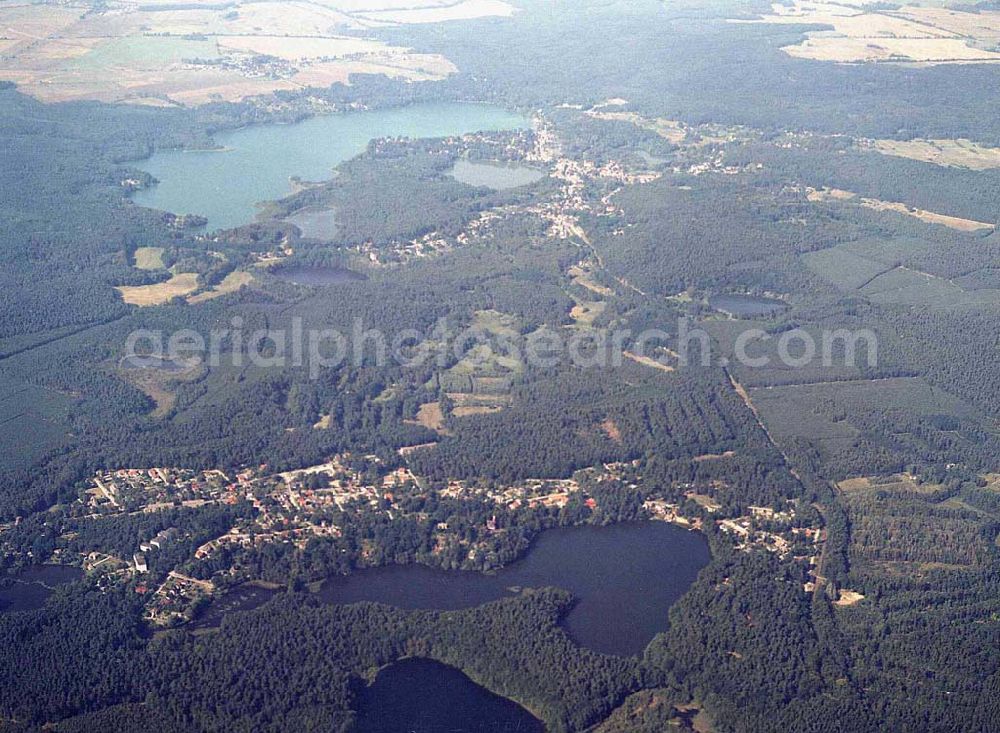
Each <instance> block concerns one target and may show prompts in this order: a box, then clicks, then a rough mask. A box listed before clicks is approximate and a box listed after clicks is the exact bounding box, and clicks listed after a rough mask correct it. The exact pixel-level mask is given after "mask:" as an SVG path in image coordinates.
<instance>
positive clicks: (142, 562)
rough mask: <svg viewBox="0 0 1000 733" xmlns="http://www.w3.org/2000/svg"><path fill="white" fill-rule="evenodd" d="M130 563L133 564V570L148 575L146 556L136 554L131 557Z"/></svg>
mask: <svg viewBox="0 0 1000 733" xmlns="http://www.w3.org/2000/svg"><path fill="white" fill-rule="evenodd" d="M132 561H133V562H134V563H135V569H136V570H137V571H138V572H140V573H148V572H149V565H147V564H146V556H145V555H143V554H142V553H141V552H137V553H135V554H134V555H133V556H132Z"/></svg>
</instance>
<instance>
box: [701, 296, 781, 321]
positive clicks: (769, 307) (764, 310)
mask: <svg viewBox="0 0 1000 733" xmlns="http://www.w3.org/2000/svg"><path fill="white" fill-rule="evenodd" d="M708 304H709V306H711V307H712V308H714V309H715V310H717V311H721V312H722V313H727V314H729V315H731V316H733V317H735V318H751V317H754V316H771V315H774V314H775V313H780V312H781V311H783V310H785V309H786V308H787V307H788V303H786V302H784V301H783V300H775V299H774V298H761V297H758V296H753V295H713V296H711V297H710V298H709V299H708Z"/></svg>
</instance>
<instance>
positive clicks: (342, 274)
mask: <svg viewBox="0 0 1000 733" xmlns="http://www.w3.org/2000/svg"><path fill="white" fill-rule="evenodd" d="M271 274H272V275H274V276H275V277H276V278H278V279H279V280H284V281H285V282H290V283H295V284H296V285H312V286H325V285H346V284H347V283H355V282H361V281H363V280H367V279H368V278H366V277H365V276H364V275H362V274H361V273H360V272H355V271H354V270H349V269H347V268H346V267H300V266H296V267H282V268H278V269H275V270H272V271H271Z"/></svg>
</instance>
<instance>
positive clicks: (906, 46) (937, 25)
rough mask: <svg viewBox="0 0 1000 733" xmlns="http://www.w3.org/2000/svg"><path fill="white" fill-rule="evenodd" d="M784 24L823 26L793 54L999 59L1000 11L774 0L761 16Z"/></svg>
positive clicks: (923, 60) (835, 58) (840, 58)
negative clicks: (781, 1) (770, 8)
mask: <svg viewBox="0 0 1000 733" xmlns="http://www.w3.org/2000/svg"><path fill="white" fill-rule="evenodd" d="M741 22H760V23H772V24H784V25H820V26H826V27H827V29H824V30H815V31H810V32H809V33H808V34H807V37H806V38H805V39H804V40H803V41H802V42H801V43H798V44H796V45H792V46H785V47H784V48H783V49H782V50H783V51H784V52H785V53H787V54H788V55H789V56H795V57H797V58H803V59H812V60H815V61H830V62H836V63H872V62H892V63H919V64H923V65H927V64H954V63H970V62H976V63H981V62H996V61H1000V12H996V11H992V10H982V11H978V12H976V13H968V12H960V11H955V10H951V9H946V8H935V7H923V6H920V7H918V6H913V5H906V6H903V7H898V8H891V9H890V8H887V7H886V6H884V5H881V4H875V3H864V2H859V3H856V4H855V3H851V4H841V3H833V2H818V3H813V2H804V1H803V0H794V1H793V2H792V3H790V4H787V5H783V4H778V3H775V4H774V5H773V6H772V12H771V13H770V14H768V15H764V16H762V17H761V18H760V19H759V20H757V21H741Z"/></svg>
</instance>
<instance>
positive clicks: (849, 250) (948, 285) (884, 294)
mask: <svg viewBox="0 0 1000 733" xmlns="http://www.w3.org/2000/svg"><path fill="white" fill-rule="evenodd" d="M870 208H871V207H870ZM959 231H962V230H959ZM981 246H982V245H981V244H980V243H979V240H977V239H974V238H971V237H970V238H968V240H967V241H966V238H964V237H963V238H960V239H959V240H957V241H956V242H954V243H952V244H951V245H950V247H951V249H950V250H949V251H950V252H952V253H953V256H958V255H959V254H960V253H959V251H958V248H959V247H962V248H964V247H968V248H979V247H981ZM941 247H942V244H941V243H940V242H938V241H937V240H936V239H932V238H926V239H920V238H916V237H896V238H874V239H864V240H859V241H856V242H847V243H844V244H841V245H837V246H836V247H832V248H829V249H823V250H817V251H815V252H809V253H806V254H803V255H802V256H801V258H800V259H801V261H802V263H803V264H804V265H805V266H806V267H807V268H808V269H809V270H811V271H812V272H813V273H815V274H816V275H817V276H819V277H820V278H822V279H823V280H825V281H827V282H829V283H830V284H832V285H834V286H836V287H837V288H839V289H841V290H845V291H855V292H858V293H860V294H862V295H864V296H866V297H868V298H870V299H871V300H872V301H874V302H878V303H898V304H903V305H926V306H932V307H937V308H948V307H953V306H972V305H990V304H995V303H998V302H1000V288H998V287H997V284H998V283H997V280H996V278H995V277H994V276H993V273H991V272H990V271H988V270H985V269H984V270H976V271H971V272H968V273H964V274H963V276H962V277H955V276H953V275H949V273H948V271H947V270H946V269H945V267H946V263H945V262H944V260H947V259H948V258H947V257H946V256H945V255H944V254H943V253H942V250H941ZM925 262H926V263H928V264H923V263H925ZM927 270H932V271H930V272H928V271H927Z"/></svg>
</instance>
